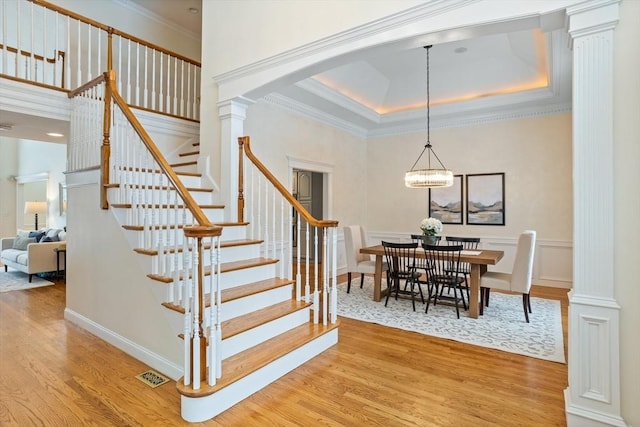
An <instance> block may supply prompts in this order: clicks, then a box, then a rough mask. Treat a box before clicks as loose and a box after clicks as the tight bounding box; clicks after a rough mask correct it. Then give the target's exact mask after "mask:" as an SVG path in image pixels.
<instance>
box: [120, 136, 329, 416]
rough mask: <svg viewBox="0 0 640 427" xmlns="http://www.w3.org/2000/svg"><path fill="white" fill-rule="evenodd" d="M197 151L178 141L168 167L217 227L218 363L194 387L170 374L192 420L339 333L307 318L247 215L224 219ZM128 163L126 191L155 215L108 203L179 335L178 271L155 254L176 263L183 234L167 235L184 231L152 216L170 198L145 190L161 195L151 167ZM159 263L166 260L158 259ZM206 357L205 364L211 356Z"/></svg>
mask: <svg viewBox="0 0 640 427" xmlns="http://www.w3.org/2000/svg"><path fill="white" fill-rule="evenodd" d="M198 155H199V145H198V143H193V144H185V145H184V146H183V149H182V151H181V153H179V155H178V156H177V157H178V158H177V159H175V161H174V162H172V163H171V167H172V168H173V170H174V171H175V173H176V174H177V175H178V177H179V178H180V180H181V181H182V183H183V184H184V186H185V187H186V188H187V189H188V191H189V193H190V194H191V195H192V197H193V198H194V200H196V201H197V203H198V205H199V206H200V208H201V209H202V210H203V211H204V212H205V214H206V216H207V218H208V219H209V221H210V222H212V223H213V224H216V225H220V226H222V227H223V230H222V235H221V237H220V242H219V246H220V266H219V271H220V273H219V274H220V277H219V281H220V282H219V283H220V285H219V286H220V288H221V292H220V304H219V306H218V309H219V313H220V318H219V321H220V330H221V348H220V349H219V352H220V357H221V360H222V363H221V372H220V376H219V378H218V379H217V381H216V382H215V385H207V383H206V382H204V381H203V382H202V384H201V386H200V388H199V389H197V390H196V389H194V388H193V386H192V385H185V384H184V381H183V380H182V379H181V380H179V381H177V389H178V392H179V393H180V394H181V395H182V397H181V405H182V416H183V418H184V419H185V420H187V421H191V422H198V421H204V420H207V419H210V418H212V417H214V416H216V415H217V414H219V413H221V412H223V411H224V410H226V409H228V408H229V407H231V406H232V405H234V404H235V403H237V402H239V401H241V400H242V399H244V398H246V397H248V396H250V395H251V394H253V393H255V392H256V391H258V390H260V389H262V388H264V387H265V386H267V385H268V384H270V383H271V382H273V381H275V380H277V379H278V378H280V377H281V376H282V375H284V374H286V373H287V372H289V371H291V370H293V369H294V368H296V367H297V366H300V365H301V364H303V363H304V362H306V361H307V360H309V359H311V358H312V357H314V356H316V355H318V354H319V353H321V352H322V351H324V350H326V349H327V348H329V347H331V346H332V345H334V344H336V343H337V339H338V323H329V322H323V323H324V324H323V323H316V322H314V321H313V319H314V314H313V311H312V308H313V305H312V302H311V301H309V299H308V298H306V299H299V298H297V297H296V291H295V280H293V279H287V278H281V277H279V276H282V275H281V274H280V275H279V274H278V268H277V267H278V265H279V263H280V262H281V261H280V260H279V259H277V258H275V257H268V256H265V252H268V250H265V249H264V244H265V242H264V240H263V239H255V238H249V237H248V236H247V228H248V226H249V225H250V223H248V222H242V223H239V222H227V221H225V219H224V206H223V205H218V204H214V203H213V202H212V200H213V190H212V189H209V188H203V186H202V179H201V175H200V174H199V173H198V172H197V171H196V165H197V157H198ZM128 169H129V170H130V171H134V170H135V173H138V174H140V176H139V177H138V178H136V179H134V181H135V182H137V183H138V184H135V185H130V186H129V187H130V191H132V192H135V193H136V194H137V198H139V199H142V200H147V201H150V200H151V201H153V204H154V206H155V207H156V208H157V212H156V214H155V215H156V220H154V221H151V225H150V226H149V227H146V226H144V225H137V224H134V223H133V222H132V221H131V218H133V217H135V216H136V215H137V214H136V213H133V212H132V209H134V207H133V205H132V204H130V203H113V204H111V208H112V209H113V211H114V213H115V216H116V218H117V219H118V221H119V222H120V224H121V225H122V228H123V230H124V232H125V233H126V234H127V238H128V241H129V242H130V244H131V247H132V249H133V251H134V252H135V253H136V254H137V255H136V256H138V257H140V260H141V262H142V263H143V264H144V266H145V269H146V270H147V271H148V272H149V274H148V278H149V280H152V281H154V282H160V283H162V284H165V285H166V286H167V294H168V295H169V298H168V299H167V301H161V302H159V303H160V304H162V305H163V306H164V307H166V309H167V310H169V311H170V313H171V314H170V315H169V318H170V323H171V325H172V327H173V329H174V330H175V333H176V334H177V335H179V336H180V337H181V338H184V333H183V325H184V323H185V322H184V316H185V308H184V306H183V305H182V304H180V303H179V302H178V301H179V300H181V297H180V295H177V296H176V297H175V298H172V296H175V295H176V289H171V287H172V285H173V284H174V281H175V279H176V277H177V276H183V275H184V272H183V271H182V270H179V271H172V269H171V268H168V267H170V266H167V265H166V264H169V262H167V261H163V260H161V258H162V256H161V253H165V255H164V257H167V256H168V257H170V258H169V259H172V260H173V261H172V262H171V264H173V265H174V266H182V265H183V262H184V257H185V256H190V255H189V253H190V252H191V249H192V247H189V248H187V249H188V250H187V251H186V252H185V251H184V249H182V250H181V249H180V245H183V246H182V248H185V246H184V242H182V241H180V242H178V248H177V249H176V246H175V245H170V244H169V241H170V240H172V239H183V238H184V233H182V232H178V233H176V232H175V231H176V230H175V228H176V227H175V226H171V225H168V224H164V223H162V222H159V221H158V218H159V219H162V218H169V217H170V216H171V215H172V209H174V206H172V201H171V200H168V197H166V198H165V197H162V198H160V196H157V195H156V196H154V195H152V194H144V192H149V191H151V190H152V189H155V190H156V191H159V194H160V195H162V194H165V191H167V190H168V187H166V186H165V185H164V184H163V185H160V184H159V182H160V181H159V180H158V179H157V178H155V177H149V176H147V175H148V174H154V171H151V170H149V168H146V169H145V168H142V167H139V166H136V165H130V167H129V168H128ZM148 183H151V184H148ZM121 190H122V189H121V188H120V186H119V185H110V186H109V189H108V192H109V193H108V197H109V200H117V199H118V194H117V193H118V192H119V191H121ZM167 194H168V192H167ZM148 228H153V229H154V230H156V232H157V233H159V234H160V235H162V234H163V233H164V234H165V239H166V240H167V241H166V242H165V246H166V248H165V249H164V250H161V249H149V248H148V246H149V245H145V242H147V241H149V240H150V238H149V237H148V236H145V229H148ZM153 239H156V238H155V237H154V238H153ZM174 243H175V242H174ZM152 246H154V245H152ZM155 246H156V247H158V245H155ZM211 246H212V244H208V245H207V244H205V245H204V246H203V251H204V253H203V259H204V260H210V259H212V257H211V256H210V255H211V250H212V248H211ZM163 263H164V264H165V267H164V268H161V267H159V266H161V265H162V264H163ZM174 270H175V269H174ZM211 270H212V269H211V263H208V264H207V265H205V272H204V274H205V277H206V278H208V279H209V282H208V283H209V284H206V289H209V290H210V289H211V284H210V283H211V282H212V275H215V274H217V273H216V272H215V271H214V272H213V273H212V271H211ZM176 274H177V276H176ZM205 280H206V279H205ZM210 298H211V297H210V294H208V295H207V298H206V303H205V305H206V312H205V314H204V316H203V317H204V319H209V318H210V314H211V313H210V310H211V309H212V308H211V304H210ZM208 363H209V365H210V364H211V363H210V361H209V362H208ZM209 369H211V366H209Z"/></svg>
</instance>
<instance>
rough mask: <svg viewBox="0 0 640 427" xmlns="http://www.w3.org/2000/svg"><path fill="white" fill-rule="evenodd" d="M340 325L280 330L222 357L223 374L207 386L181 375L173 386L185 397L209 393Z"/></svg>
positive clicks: (318, 325)
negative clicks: (196, 385)
mask: <svg viewBox="0 0 640 427" xmlns="http://www.w3.org/2000/svg"><path fill="white" fill-rule="evenodd" d="M339 325H340V322H336V323H335V324H328V325H322V324H313V323H311V322H310V323H308V324H304V325H300V326H297V327H295V328H293V329H291V330H289V331H287V332H285V333H283V334H280V335H278V336H276V337H274V338H271V339H269V340H267V341H265V342H263V343H260V344H258V345H256V346H254V347H251V348H249V349H247V350H245V351H242V352H240V353H238V354H235V355H233V356H231V357H228V358H226V359H225V360H223V361H222V377H221V378H218V380H217V382H216V385H214V386H209V385H207V384H206V383H204V384H201V385H200V389H199V390H193V389H192V388H191V386H185V385H184V383H183V378H180V379H179V380H178V381H177V382H176V388H177V389H178V392H179V393H180V394H182V395H184V396H188V397H203V396H209V395H211V394H213V393H215V392H217V391H220V390H222V389H223V388H225V387H227V386H229V385H230V384H233V383H235V382H236V381H238V380H241V379H242V378H244V377H246V376H248V375H250V374H252V373H253V372H255V371H257V370H258V369H261V368H263V367H265V366H267V365H268V364H269V363H271V362H273V361H275V360H277V359H279V358H281V357H283V356H285V355H287V354H289V353H291V352H292V351H294V350H296V349H298V348H300V347H302V346H304V345H305V344H307V343H309V342H311V341H313V340H314V339H315V338H318V337H320V336H322V335H324V334H326V333H328V332H330V331H332V330H334V329H336V328H338V326H339Z"/></svg>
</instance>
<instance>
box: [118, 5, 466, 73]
mask: <svg viewBox="0 0 640 427" xmlns="http://www.w3.org/2000/svg"><path fill="white" fill-rule="evenodd" d="M120 1H123V0H120ZM477 2H478V0H432V1H430V2H428V3H425V4H421V5H417V6H415V7H412V8H410V9H407V10H403V11H400V12H398V13H395V14H393V15H389V16H385V17H383V18H380V19H377V20H375V21H371V22H368V23H366V24H364V25H360V26H358V27H355V28H351V29H349V30H346V31H342V32H339V33H337V34H334V35H331V36H329V37H325V38H322V39H319V40H317V41H314V42H311V43H307V44H306V45H303V46H300V47H297V48H294V49H291V50H288V51H286V52H283V53H280V54H277V55H274V56H271V57H268V58H265V59H262V60H259V61H256V62H254V63H251V64H247V65H245V66H242V67H239V68H236V69H234V70H231V71H227V72H224V73H220V74H217V75H214V76H213V80H214V81H215V82H216V83H217V84H219V85H223V84H228V83H229V82H230V81H233V80H236V79H239V78H242V77H246V76H251V75H254V74H257V73H260V72H263V71H265V70H269V69H273V68H277V67H280V66H283V65H285V64H289V63H291V62H294V61H297V60H299V59H300V58H307V57H311V56H313V55H315V54H317V53H319V52H324V51H326V50H328V49H335V48H339V47H340V46H343V45H348V44H350V43H353V42H355V41H358V40H362V39H365V38H368V37H371V36H374V35H376V34H379V33H383V32H387V31H390V30H393V29H395V28H400V27H403V26H406V25H408V24H410V23H412V22H418V21H420V20H423V19H425V18H428V17H430V16H435V15H439V14H442V13H445V12H448V11H451V10H455V9H458V8H461V7H464V6H466V5H468V4H472V3H477Z"/></svg>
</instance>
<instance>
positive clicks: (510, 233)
mask: <svg viewBox="0 0 640 427" xmlns="http://www.w3.org/2000/svg"><path fill="white" fill-rule="evenodd" d="M425 138H426V135H425V133H424V132H423V133H418V134H410V135H401V136H395V137H385V138H375V139H370V140H369V141H368V142H367V171H366V172H367V176H368V179H367V181H368V183H369V186H368V192H369V194H370V196H369V197H368V203H367V210H366V212H367V221H366V222H367V224H368V225H369V228H370V229H372V230H374V229H375V230H387V231H398V232H406V233H410V232H419V224H420V221H421V220H422V219H423V218H425V217H427V216H428V212H429V210H428V200H429V193H428V190H426V189H411V188H406V187H405V186H404V173H405V172H406V171H407V170H409V169H410V168H411V166H412V164H413V163H414V162H415V160H416V159H417V157H418V155H419V154H420V151H421V150H422V147H423V146H424V141H425ZM431 143H432V145H433V148H434V151H435V152H436V154H437V155H438V157H440V159H441V160H442V162H443V163H444V164H445V166H446V167H447V168H449V169H451V170H452V171H453V172H454V173H455V174H463V175H466V174H477V173H492V172H504V173H505V213H506V216H505V226H480V225H451V224H446V225H445V226H444V230H443V234H445V235H447V234H449V235H473V236H480V237H483V236H487V237H515V236H517V235H518V234H519V233H520V232H521V231H523V230H526V229H534V230H537V232H538V238H539V239H555V240H563V241H570V240H571V239H572V231H571V230H572V224H573V222H572V214H573V211H572V187H571V174H572V167H571V163H572V158H571V115H570V114H563V115H553V116H545V117H538V118H527V119H520V120H512V121H505V122H498V123H491V124H485V125H481V126H469V127H464V128H450V129H439V130H433V129H432V131H431ZM418 166H422V167H426V159H425V158H424V156H423V158H422V159H421V161H420V163H419V165H418ZM465 192H466V190H465ZM375 195H379V196H378V197H376V196H375ZM390 218H392V219H393V220H392V221H390Z"/></svg>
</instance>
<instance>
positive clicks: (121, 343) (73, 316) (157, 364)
mask: <svg viewBox="0 0 640 427" xmlns="http://www.w3.org/2000/svg"><path fill="white" fill-rule="evenodd" d="M64 318H65V320H68V321H70V322H71V323H73V324H75V325H78V326H79V327H81V328H82V329H84V330H86V331H88V332H90V333H92V334H93V335H95V336H97V337H98V338H100V339H103V340H104V341H106V342H108V343H109V344H111V345H113V346H115V347H117V348H119V349H120V350H122V351H124V352H125V353H127V354H128V355H129V356H131V357H133V358H135V359H137V360H139V361H141V362H142V363H144V364H146V365H148V366H150V367H151V368H153V369H155V370H157V371H158V372H160V373H162V374H164V375H166V376H168V377H169V378H171V379H172V380H174V381H177V380H178V379H179V378H180V377H182V375H183V369H182V366H178V365H176V364H175V363H173V362H171V361H169V360H167V359H165V358H164V357H162V356H160V355H158V354H156V353H154V352H152V351H149V349H147V348H145V347H142V346H140V345H138V344H136V343H135V342H133V341H131V340H129V339H127V338H125V337H123V336H122V335H119V334H116V333H115V332H113V331H111V330H109V329H107V328H105V327H104V326H102V325H100V324H98V323H96V322H94V321H93V320H91V319H88V318H86V317H84V316H82V315H81V314H78V313H76V312H75V311H73V310H70V309H69V308H65V310H64Z"/></svg>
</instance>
